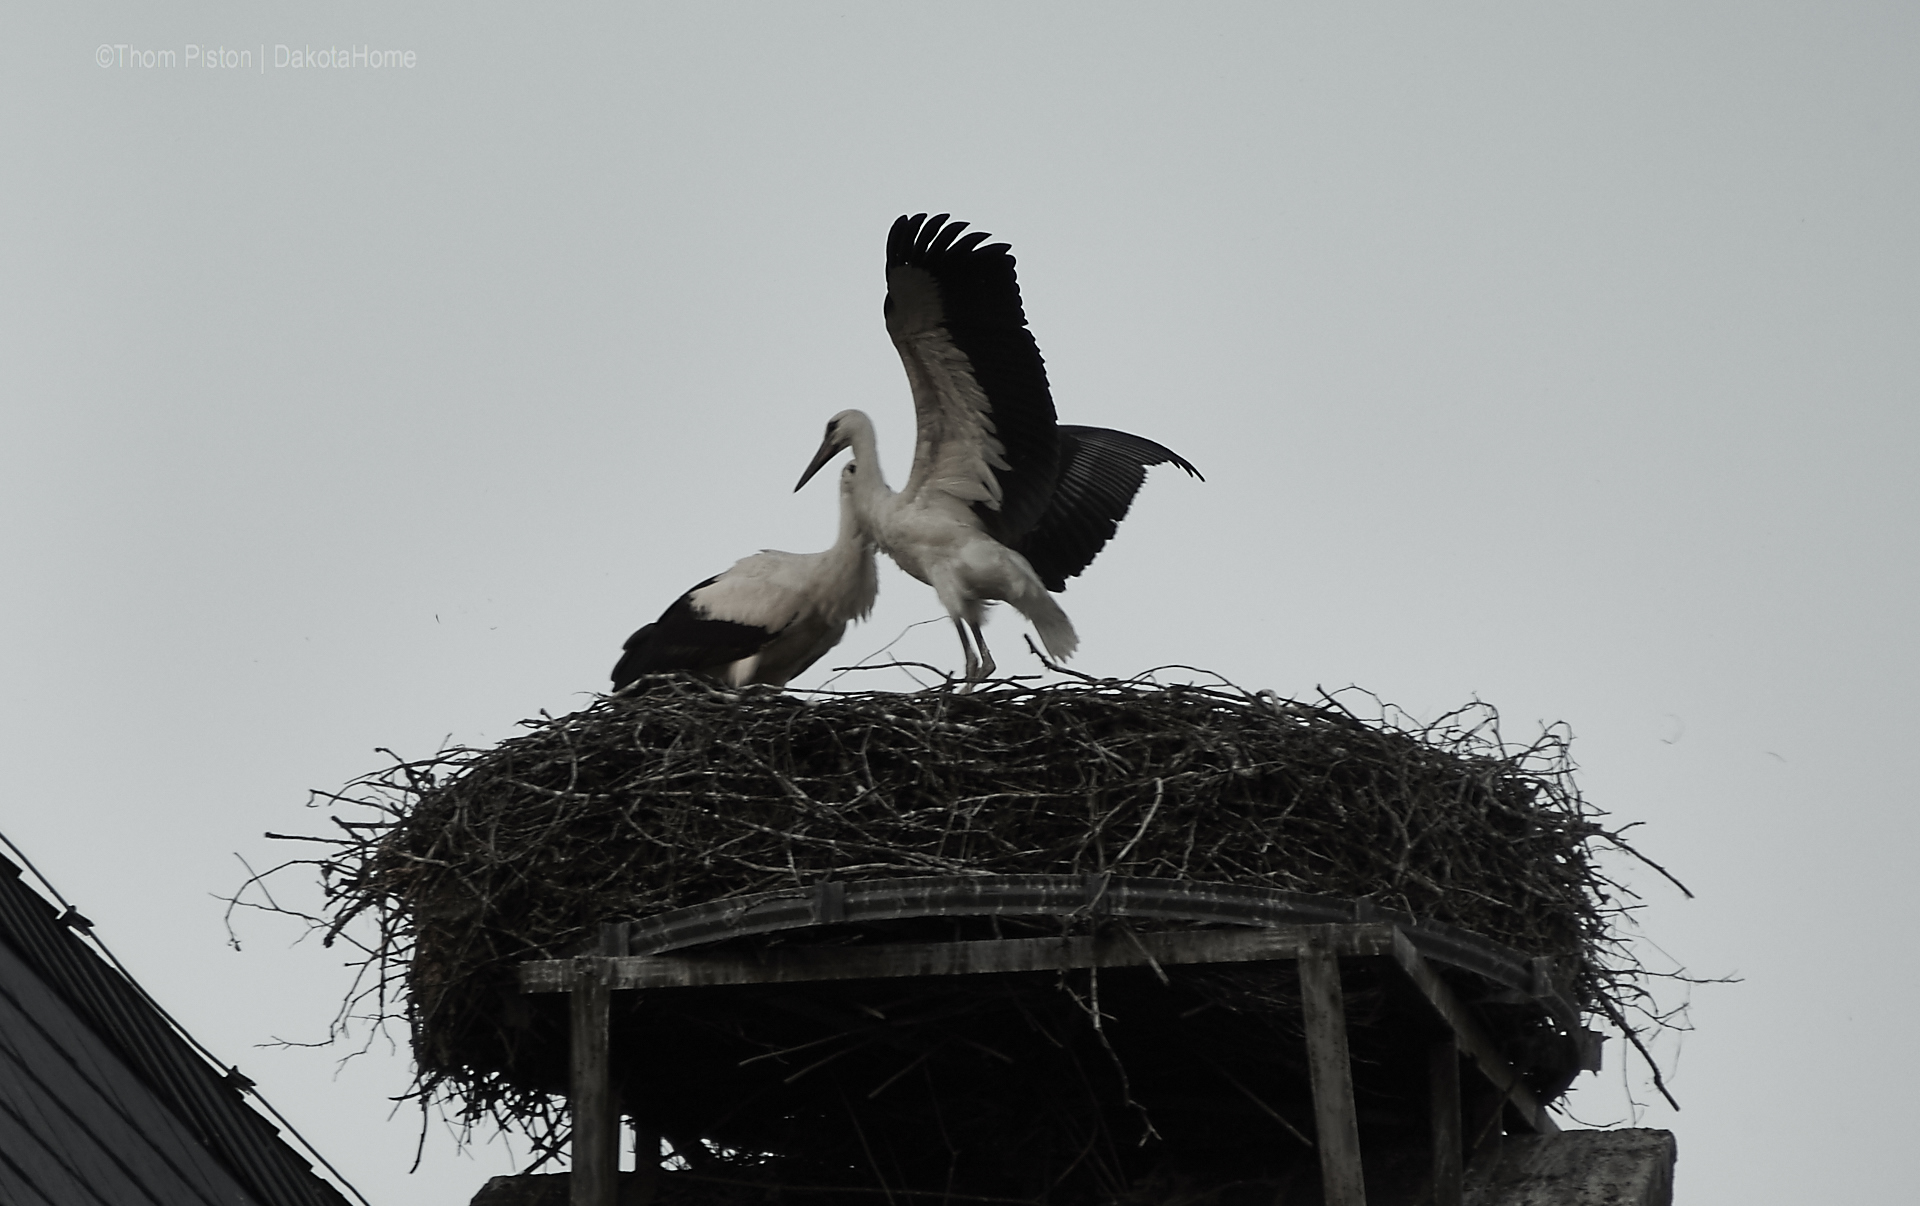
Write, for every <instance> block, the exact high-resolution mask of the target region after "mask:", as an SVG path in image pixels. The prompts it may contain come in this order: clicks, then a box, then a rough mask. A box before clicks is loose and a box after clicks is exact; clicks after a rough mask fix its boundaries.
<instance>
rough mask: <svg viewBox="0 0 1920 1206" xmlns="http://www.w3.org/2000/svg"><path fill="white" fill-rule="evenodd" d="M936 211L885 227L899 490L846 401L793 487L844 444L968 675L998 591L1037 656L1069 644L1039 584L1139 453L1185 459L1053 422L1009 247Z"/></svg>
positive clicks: (1080, 559)
mask: <svg viewBox="0 0 1920 1206" xmlns="http://www.w3.org/2000/svg"><path fill="white" fill-rule="evenodd" d="M947 217H948V215H946V214H938V215H935V216H934V217H932V218H929V217H928V216H927V215H925V214H916V215H914V216H913V217H902V218H900V219H899V220H898V221H896V222H895V223H894V224H893V230H892V231H891V232H890V233H889V234H888V235H887V303H886V317H887V333H888V334H889V335H891V336H892V337H893V346H894V347H895V348H896V349H897V350H898V351H899V353H900V360H901V363H902V364H904V365H905V366H906V370H907V383H908V385H909V386H910V387H911V389H912V391H913V406H914V410H915V412H916V413H917V415H918V417H919V438H918V440H917V441H916V443H915V446H914V452H913V471H912V472H911V473H910V474H909V475H908V477H907V484H906V488H905V489H903V490H901V491H900V492H899V493H895V492H894V491H893V490H892V489H891V488H890V487H888V485H887V483H886V479H885V478H884V477H883V476H882V475H881V472H880V460H879V455H878V451H877V449H876V446H875V440H874V431H873V421H872V420H871V419H869V418H867V416H866V415H865V414H863V413H862V412H860V411H857V410H845V411H841V412H840V413H839V414H837V415H835V416H834V417H833V419H832V420H831V421H830V422H828V424H827V435H826V439H825V440H824V441H822V442H821V445H820V451H819V452H818V453H816V454H815V455H814V458H813V463H812V464H810V465H808V466H807V471H806V473H804V474H802V475H801V477H800V486H804V485H806V484H807V481H808V480H809V479H810V478H812V477H813V475H814V474H815V473H817V472H818V471H819V469H820V467H821V466H822V465H825V464H826V463H827V462H828V461H829V460H831V459H832V458H833V457H834V455H835V454H837V453H838V452H840V451H841V450H842V449H845V448H852V449H853V461H852V464H853V466H854V470H853V477H852V482H853V506H854V508H855V510H856V512H857V513H858V515H859V519H860V522H861V524H862V527H863V528H864V530H865V531H866V532H867V533H868V535H869V536H870V537H871V539H872V540H873V542H874V543H875V544H876V545H878V546H879V547H880V548H881V549H883V550H885V551H886V553H887V555H888V556H890V557H892V558H893V559H894V561H895V562H897V563H898V564H899V566H900V568H901V569H903V570H905V571H907V573H909V574H912V575H913V576H914V577H915V578H918V579H919V580H920V581H922V582H925V583H926V584H927V585H929V586H931V587H933V589H934V593H935V594H936V595H938V596H939V599H940V604H941V606H942V607H944V608H945V609H946V612H947V615H948V616H949V617H950V618H951V619H952V620H953V626H954V629H955V630H956V631H957V632H958V633H959V634H960V648H961V651H962V652H963V653H964V654H965V655H966V678H967V680H968V681H969V682H973V681H978V680H980V679H983V678H987V677H989V676H990V675H992V674H993V671H994V662H993V655H992V654H991V653H989V652H988V651H987V642H986V639H985V638H984V637H983V636H982V635H981V633H980V622H981V620H982V619H983V618H984V615H985V611H986V606H987V604H988V603H990V602H993V601H996V600H998V601H1003V602H1006V603H1011V604H1012V605H1013V607H1014V608H1015V610H1017V611H1019V612H1020V614H1021V615H1024V616H1025V617H1027V619H1028V620H1029V621H1030V622H1031V623H1032V624H1033V626H1034V628H1035V630H1037V631H1038V632H1039V634H1040V640H1041V643H1042V644H1044V645H1045V646H1046V648H1047V652H1048V653H1049V654H1051V655H1052V656H1053V657H1055V658H1065V657H1068V656H1070V655H1071V654H1072V653H1073V651H1074V649H1075V647H1076V646H1078V644H1079V638H1078V637H1077V636H1076V635H1075V634H1074V631H1073V624H1072V622H1071V621H1069V620H1068V619H1067V616H1066V613H1065V612H1063V611H1061V610H1060V606H1059V604H1057V603H1055V602H1054V601H1053V598H1052V596H1051V595H1050V594H1048V592H1049V591H1062V590H1065V589H1066V586H1067V579H1068V578H1071V577H1073V576H1075V575H1076V574H1078V573H1080V571H1081V570H1084V569H1085V568H1087V566H1088V564H1089V563H1091V562H1092V561H1093V559H1094V557H1095V556H1096V555H1097V554H1098V553H1099V552H1100V550H1101V549H1102V548H1104V547H1105V546H1106V543H1107V541H1108V540H1110V539H1112V537H1113V534H1114V532H1115V531H1116V530H1117V528H1118V525H1119V523H1120V520H1121V519H1123V518H1124V517H1125V516H1126V514H1127V509H1128V508H1129V507H1130V506H1131V505H1132V503H1133V496H1134V494H1135V493H1137V492H1138V491H1139V489H1140V486H1141V483H1142V482H1144V481H1145V480H1146V476H1147V473H1146V471H1147V467H1148V466H1150V465H1161V464H1169V463H1171V464H1174V465H1178V466H1179V467H1180V468H1182V469H1184V470H1186V471H1187V472H1188V473H1189V474H1192V475H1193V476H1194V477H1199V476H1200V471H1199V470H1197V469H1195V468H1194V467H1193V466H1192V465H1190V464H1188V463H1187V461H1186V459H1185V458H1183V457H1181V456H1180V455H1179V454H1178V453H1175V452H1173V451H1171V450H1169V449H1167V448H1163V447H1161V446H1160V445H1159V444H1156V443H1154V442H1153V441H1152V440H1148V439H1142V438H1141V437H1139V436H1135V435H1128V434H1127V433H1126V432H1124V431H1113V430H1110V429H1108V428H1105V427H1072V426H1062V425H1060V424H1059V423H1058V422H1057V421H1056V419H1055V416H1054V409H1053V397H1052V395H1051V394H1050V393H1049V392H1048V390H1047V370H1046V366H1045V364H1044V363H1043V362H1042V361H1041V359H1040V349H1039V347H1038V345H1036V344H1035V343H1034V341H1033V335H1032V333H1031V332H1030V331H1028V330H1027V317H1026V312H1025V310H1023V309H1022V308H1021V305H1020V284H1019V281H1018V280H1017V279H1016V277H1015V275H1014V270H1013V268H1014V261H1013V256H1012V255H1010V254H1009V251H1010V248H1009V247H1008V246H1007V245H1006V244H1005V243H987V242H986V240H987V238H988V237H989V236H988V235H986V234H984V233H982V232H979V231H975V232H974V233H972V234H963V233H961V232H962V231H964V230H965V229H966V226H967V224H966V223H965V222H948V221H947ZM983 244H984V246H983ZM800 486H795V487H794V489H796V490H797V489H799V488H800Z"/></svg>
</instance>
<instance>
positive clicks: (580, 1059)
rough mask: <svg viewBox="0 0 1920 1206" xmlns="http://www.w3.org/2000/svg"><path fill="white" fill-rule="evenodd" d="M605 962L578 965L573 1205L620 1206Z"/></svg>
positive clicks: (594, 960) (586, 958)
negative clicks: (609, 1055)
mask: <svg viewBox="0 0 1920 1206" xmlns="http://www.w3.org/2000/svg"><path fill="white" fill-rule="evenodd" d="M610 979H611V977H610V976H609V975H608V972H607V961H606V960H605V959H603V958H595V957H593V956H590V955H589V956H583V957H581V958H580V959H577V960H575V962H574V981H573V993H572V997H573V1000H572V1005H573V1092H572V1096H571V1099H570V1101H569V1103H568V1104H569V1106H570V1108H571V1110H572V1114H573V1175H572V1176H571V1177H569V1178H568V1181H569V1194H568V1199H567V1200H568V1203H569V1206H616V1203H615V1195H616V1194H617V1192H618V1188H619V1182H620V1113H619V1111H618V1110H617V1109H615V1108H614V1103H613V1075H612V1069H611V1068H610V1067H609V1066H608V1064H609V1061H608V1059H607V1055H608V1046H609V1041H608V1040H609V1034H608V1029H609V1017H608V1014H609V1010H608V1005H609V1000H608V998H609V997H610V995H611V991H610V989H609V988H608V982H609V980H610Z"/></svg>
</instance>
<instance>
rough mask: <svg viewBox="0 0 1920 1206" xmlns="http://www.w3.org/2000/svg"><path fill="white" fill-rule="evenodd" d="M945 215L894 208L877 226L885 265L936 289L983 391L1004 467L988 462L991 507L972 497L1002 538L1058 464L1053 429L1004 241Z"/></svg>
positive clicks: (1035, 506)
mask: <svg viewBox="0 0 1920 1206" xmlns="http://www.w3.org/2000/svg"><path fill="white" fill-rule="evenodd" d="M966 226H967V223H965V222H953V223H948V221H947V215H945V214H936V215H934V216H933V217H932V218H929V217H927V215H925V214H915V215H914V216H912V217H902V218H900V219H899V220H898V221H896V222H895V223H894V224H893V229H892V230H891V231H890V232H888V234H887V267H888V268H895V267H915V268H919V269H922V270H923V271H925V272H926V273H927V274H928V275H929V276H931V277H932V278H933V280H934V284H935V285H936V286H937V287H938V289H939V292H940V308H941V325H942V326H944V327H945V328H946V330H947V332H948V334H949V335H950V336H951V337H952V339H953V342H954V345H955V346H956V347H958V348H959V349H960V351H961V352H962V353H963V354H964V355H965V356H966V357H967V360H968V363H969V364H970V366H971V367H972V369H973V376H974V380H975V381H977V382H978V383H979V385H980V389H981V390H982V392H984V393H985V394H986V396H987V401H988V404H989V406H990V408H991V412H992V419H993V431H994V435H995V436H996V437H997V438H998V439H999V441H1000V445H1001V447H1002V448H1003V449H1004V451H1005V460H1006V462H1007V468H1005V469H996V470H995V471H994V476H995V478H996V479H997V480H998V482H999V485H1000V506H999V507H998V509H996V508H994V507H991V506H988V505H987V504H985V503H975V504H974V507H973V509H974V512H975V514H977V515H979V516H980V518H981V521H982V522H983V523H984V524H985V526H986V529H987V531H988V532H989V533H990V534H991V535H993V536H994V538H995V539H998V540H1001V541H1003V542H1006V543H1009V544H1010V543H1012V541H1013V540H1014V539H1016V538H1017V537H1018V536H1019V534H1020V533H1022V532H1025V531H1026V530H1027V529H1029V528H1030V527H1032V526H1033V524H1034V523H1035V522H1036V521H1038V520H1039V518H1040V516H1041V515H1042V514H1043V513H1044V512H1045V511H1046V508H1047V499H1048V496H1049V495H1050V494H1051V492H1052V489H1053V481H1054V478H1055V477H1056V476H1057V473H1058V467H1059V436H1058V434H1057V432H1056V429H1055V423H1056V419H1055V415H1054V409H1053V395H1052V394H1051V393H1050V392H1049V391H1048V389H1047V369H1046V363H1045V362H1044V361H1043V360H1042V359H1041V358H1040V347H1039V345H1038V344H1036V343H1035V342H1034V339H1033V333H1032V332H1031V331H1029V330H1028V329H1027V315H1026V310H1025V309H1024V308H1023V307H1022V306H1021V304H1020V283H1019V279H1018V277H1017V276H1016V274H1015V272H1014V259H1013V256H1012V255H1010V254H1009V252H1010V251H1011V248H1009V247H1008V246H1007V244H1005V243H986V242H985V240H987V239H988V238H990V237H991V236H990V235H987V234H986V233H984V232H981V231H971V232H969V233H967V234H964V235H962V234H961V231H962V230H964V229H965V228H966Z"/></svg>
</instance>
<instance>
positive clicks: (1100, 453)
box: [1013, 426, 1205, 591]
mask: <svg viewBox="0 0 1920 1206" xmlns="http://www.w3.org/2000/svg"><path fill="white" fill-rule="evenodd" d="M1059 432H1060V475H1059V478H1058V479H1057V481H1056V482H1055V484H1054V487H1053V490H1052V494H1051V497H1050V499H1049V501H1048V504H1047V508H1046V510H1045V511H1044V512H1043V513H1042V514H1041V516H1040V518H1039V519H1038V520H1037V521H1036V522H1035V523H1034V525H1033V527H1031V528H1030V529H1028V530H1027V531H1026V532H1025V533H1024V534H1022V535H1021V536H1020V538H1019V539H1018V540H1017V541H1014V542H1013V548H1014V550H1015V551H1016V552H1018V553H1020V554H1021V555H1022V556H1024V557H1025V558H1026V559H1027V562H1028V564H1030V565H1032V566H1033V570H1034V572H1035V573H1037V574H1039V575H1040V580H1041V581H1042V582H1044V583H1046V584H1047V589H1048V590H1053V591H1060V590H1065V589H1066V588H1067V579H1068V578H1071V577H1073V576H1074V575H1075V574H1078V573H1079V572H1080V571H1081V570H1084V569H1086V568H1087V566H1088V565H1089V564H1091V563H1092V561H1093V559H1094V557H1095V556H1097V555H1098V554H1099V552H1100V550H1101V549H1103V548H1105V547H1106V544H1107V541H1109V540H1112V539H1113V534H1114V532H1115V531H1117V530H1118V529H1119V526H1120V521H1121V520H1122V519H1125V518H1126V516H1127V510H1128V508H1129V507H1131V506H1132V505H1133V496H1134V495H1135V494H1137V493H1139V490H1140V485H1141V483H1142V482H1144V481H1146V480H1147V467H1148V466H1149V465H1165V464H1174V465H1178V466H1180V467H1181V468H1182V469H1185V470H1186V471H1187V472H1188V473H1190V474H1192V475H1193V476H1194V477H1200V471H1199V470H1198V469H1195V468H1194V467H1193V466H1192V465H1191V464H1189V463H1188V462H1187V459H1186V458H1185V457H1183V456H1181V455H1180V454H1179V453H1177V452H1174V451H1173V450H1172V449H1170V448H1166V447H1163V446H1162V445H1159V444H1156V443H1154V442H1153V441H1152V440H1149V439H1144V438H1142V437H1140V436H1137V435H1129V434H1128V433H1126V432H1124V431H1114V430H1112V429H1111V428H1107V427H1074V426H1062V427H1061V428H1060V429H1059ZM1201 480H1203V481H1204V480H1205V479H1204V478H1202V479H1201Z"/></svg>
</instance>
